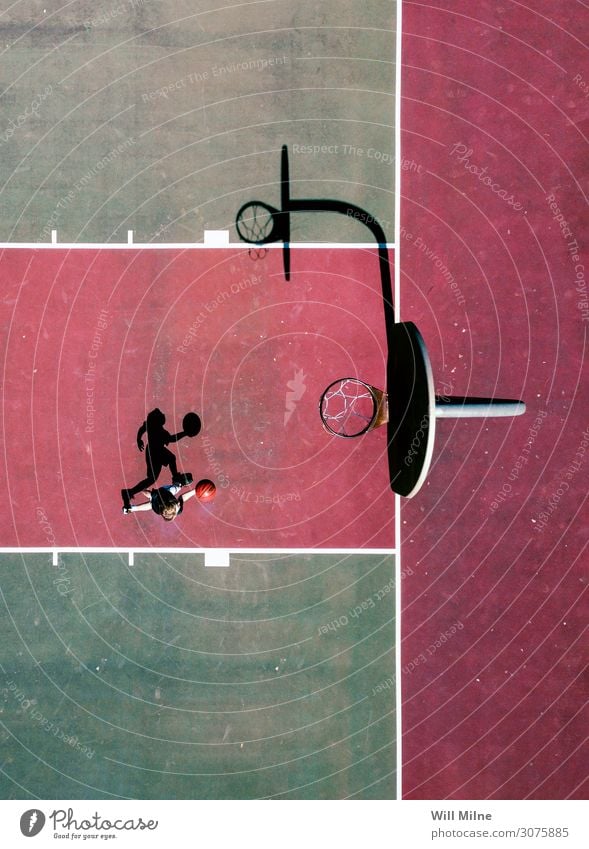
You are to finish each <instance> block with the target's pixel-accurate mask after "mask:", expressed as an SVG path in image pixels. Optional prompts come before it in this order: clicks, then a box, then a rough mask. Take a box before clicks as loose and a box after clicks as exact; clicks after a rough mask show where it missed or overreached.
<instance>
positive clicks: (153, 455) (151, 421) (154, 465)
mask: <svg viewBox="0 0 589 849" xmlns="http://www.w3.org/2000/svg"><path fill="white" fill-rule="evenodd" d="M189 416H192V417H193V419H189ZM189 416H186V417H185V419H184V423H183V424H184V425H185V426H186V423H187V420H188V421H189V422H190V423H191V424H192V427H191V429H190V431H189V432H187V430H186V429H183V430H181V431H179V432H178V433H170V432H169V431H168V430H166V428H165V427H164V425H165V423H166V417H165V415H164V413H162V411H161V410H160V409H158V408H157V407H156V409H155V410H152V411H151V412H150V413H148V414H147V416H146V419H145V421H144V422H143V424H142V425H141V427H140V428H139V430H138V431H137V448H138V449H139V451H143V450H145V464H146V467H147V471H146V476H145V478H143V480H141V481H139V483H138V484H136V485H135V486H133V487H131V489H123V490H122V496H123V503H124V505H125V506H129V503H130V500H131V498H133V497H134V496H135V495H137V494H138V493H139V492H142V491H143V490H145V489H147V488H148V487H150V486H153V484H154V483H155V482H156V481H157V479H158V477H159V476H160V473H161V471H162V469H163V468H164V467H167V468H169V470H170V474H171V476H172V482H175V481H178V479H179V477H181V475H180V473H179V472H178V464H177V462H176V456H175V455H174V454H173V453H172V452H171V451H170V450H169V448H167V446H168V445H169V444H170V443H172V442H178V441H179V440H180V439H183V438H184V437H186V436H195V435H196V433H197V432H198V430H200V419H198V416H196V414H194V413H193V414H189ZM194 419H196V420H197V423H198V430H196V432H195V428H196V424H195V421H194ZM144 436H147V447H145V446H144V443H143V437H144Z"/></svg>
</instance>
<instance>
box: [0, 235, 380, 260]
mask: <svg viewBox="0 0 589 849" xmlns="http://www.w3.org/2000/svg"><path fill="white" fill-rule="evenodd" d="M128 232H129V233H133V232H134V231H133V230H129V231H128ZM218 232H221V231H218ZM227 232H229V231H227ZM52 233H55V242H0V250H11V249H19V250H23V249H27V250H47V249H49V250H55V249H58V250H60V251H76V250H78V251H79V250H84V251H87V250H92V249H94V250H113V251H129V250H132V251H136V250H142V251H143V250H150V251H154V250H160V251H174V250H183V251H186V250H203V249H204V250H207V251H210V250H219V249H222V250H225V249H227V248H229V249H231V250H235V251H237V250H239V251H248V250H249V249H250V248H254V247H255V245H248V244H247V243H245V242H237V243H236V242H227V243H226V244H223V245H220V246H217V245H215V246H212V245H210V244H205V243H204V242H132V243H129V242H58V241H57V232H56V231H55V230H52ZM289 245H290V247H291V248H293V249H296V250H335V249H337V250H340V249H342V250H343V249H346V248H348V249H354V250H372V249H374V248H376V247H377V244H376V242H289ZM260 247H266V248H267V250H269V251H272V250H275V251H281V250H282V245H280V244H277V243H276V242H272V244H271V245H261V246H260ZM385 247H386V248H387V249H388V250H392V251H394V250H396V248H395V244H394V242H387V243H386V245H385ZM258 261H259V262H263V260H258Z"/></svg>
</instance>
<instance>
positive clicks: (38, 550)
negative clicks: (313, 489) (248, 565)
mask: <svg viewBox="0 0 589 849" xmlns="http://www.w3.org/2000/svg"><path fill="white" fill-rule="evenodd" d="M219 551H227V552H229V554H380V555H389V554H394V555H396V554H397V550H396V549H395V548H227V547H225V548H180V547H178V548H156V547H155V546H154V547H153V548H151V547H149V548H148V547H145V548H143V547H140V548H137V547H135V546H111V547H107V546H81V547H75V546H64V547H60V546H50V547H47V546H44V547H39V546H37V547H33V546H31V547H30V548H18V547H7V548H0V554H51V555H52V557H53V558H54V559H55V558H57V556H58V555H59V554H129V555H133V554H204V555H205V556H207V555H211V554H214V553H216V552H219Z"/></svg>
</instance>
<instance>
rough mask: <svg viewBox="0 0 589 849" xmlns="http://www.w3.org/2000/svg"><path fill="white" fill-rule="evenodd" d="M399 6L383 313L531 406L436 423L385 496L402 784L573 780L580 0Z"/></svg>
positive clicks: (582, 725)
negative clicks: (517, 412) (386, 309)
mask: <svg viewBox="0 0 589 849" xmlns="http://www.w3.org/2000/svg"><path fill="white" fill-rule="evenodd" d="M403 12H404V18H403V24H404V41H403V107H402V109H403V112H402V128H403V133H402V142H403V149H402V155H403V160H404V171H403V181H402V195H403V202H402V221H401V224H402V230H401V240H400V258H399V261H400V262H401V269H402V283H401V286H402V303H401V317H402V318H403V319H404V320H412V321H414V322H416V324H417V325H418V326H419V327H420V329H421V331H422V333H423V335H424V337H425V339H426V342H427V344H428V346H429V348H430V352H431V356H432V363H433V369H434V375H435V376H436V388H437V390H438V392H441V393H445V394H452V393H454V394H457V395H465V394H469V393H470V394H473V395H493V394H494V395H497V396H499V397H511V398H516V399H517V398H522V399H523V400H525V402H526V404H527V407H528V411H527V414H526V415H525V416H522V417H521V418H518V419H515V420H513V421H510V420H495V421H491V420H487V421H485V420H472V421H469V422H465V421H455V422H452V421H445V422H438V429H437V444H436V451H435V454H434V465H433V468H432V472H431V474H430V477H429V481H428V483H427V484H426V486H425V487H424V489H423V490H422V492H421V493H420V495H419V496H418V497H417V498H416V499H415V500H414V501H412V502H406V503H405V504H404V507H403V513H402V520H403V525H402V527H403V563H402V568H403V570H404V575H405V577H404V581H403V588H402V595H403V620H402V621H403V648H402V659H403V662H402V666H403V673H402V675H401V676H400V678H401V683H402V688H403V691H402V693H403V788H404V796H405V798H407V799H421V798H429V799H436V798H440V799H442V798H449V799H461V798H475V799H476V798H479V799H486V798H493V799H501V798H506V799H523V798H533V799H543V798H559V799H560V798H571V799H581V798H587V795H588V791H589V780H588V774H589V746H588V743H587V729H588V727H589V712H588V709H587V699H588V695H589V679H588V677H587V662H588V648H587V647H588V641H587V621H588V617H587V611H588V604H587V581H588V569H587V566H588V559H587V467H588V465H589V431H588V428H589V405H588V398H587V385H586V378H583V376H582V373H581V368H582V363H583V358H584V355H585V350H586V341H587V328H588V327H589V305H588V303H587V284H586V274H587V273H588V272H589V261H588V255H587V249H586V246H587V238H586V236H587V233H586V230H587V227H586V222H587V217H586V216H587V207H586V203H587V194H586V192H587V187H588V186H587V177H588V168H587V161H588V158H587V152H588V151H587V137H586V136H587V131H588V130H589V98H588V97H587V92H588V91H589V88H588V87H587V86H588V83H589V73H588V72H587V67H588V65H587V58H588V52H587V46H586V45H587V42H588V40H589V39H588V36H589V10H588V9H587V5H586V4H584V3H577V2H571V3H554V2H548V0H539V2H535V3H534V4H528V5H525V4H522V3H518V2H512V0H508V2H504V3H499V4H498V3H496V2H477V3H475V4H473V3H472V2H469V0H444V2H439V0H433V2H431V3H428V4H421V3H413V2H406V3H404V6H403ZM559 215H560V216H561V217H560V218H559V217H558V216H559ZM409 569H410V570H412V572H413V574H411V573H409V572H408V570H409Z"/></svg>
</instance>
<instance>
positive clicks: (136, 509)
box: [124, 490, 151, 513]
mask: <svg viewBox="0 0 589 849" xmlns="http://www.w3.org/2000/svg"><path fill="white" fill-rule="evenodd" d="M141 495H144V496H145V497H146V498H147V499H148V500H147V501H145V502H144V503H143V504H132V505H131V506H130V507H127V509H126V510H125V511H124V512H125V513H141V512H142V511H143V510H151V492H150V491H149V490H144V491H143V492H142V493H141Z"/></svg>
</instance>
